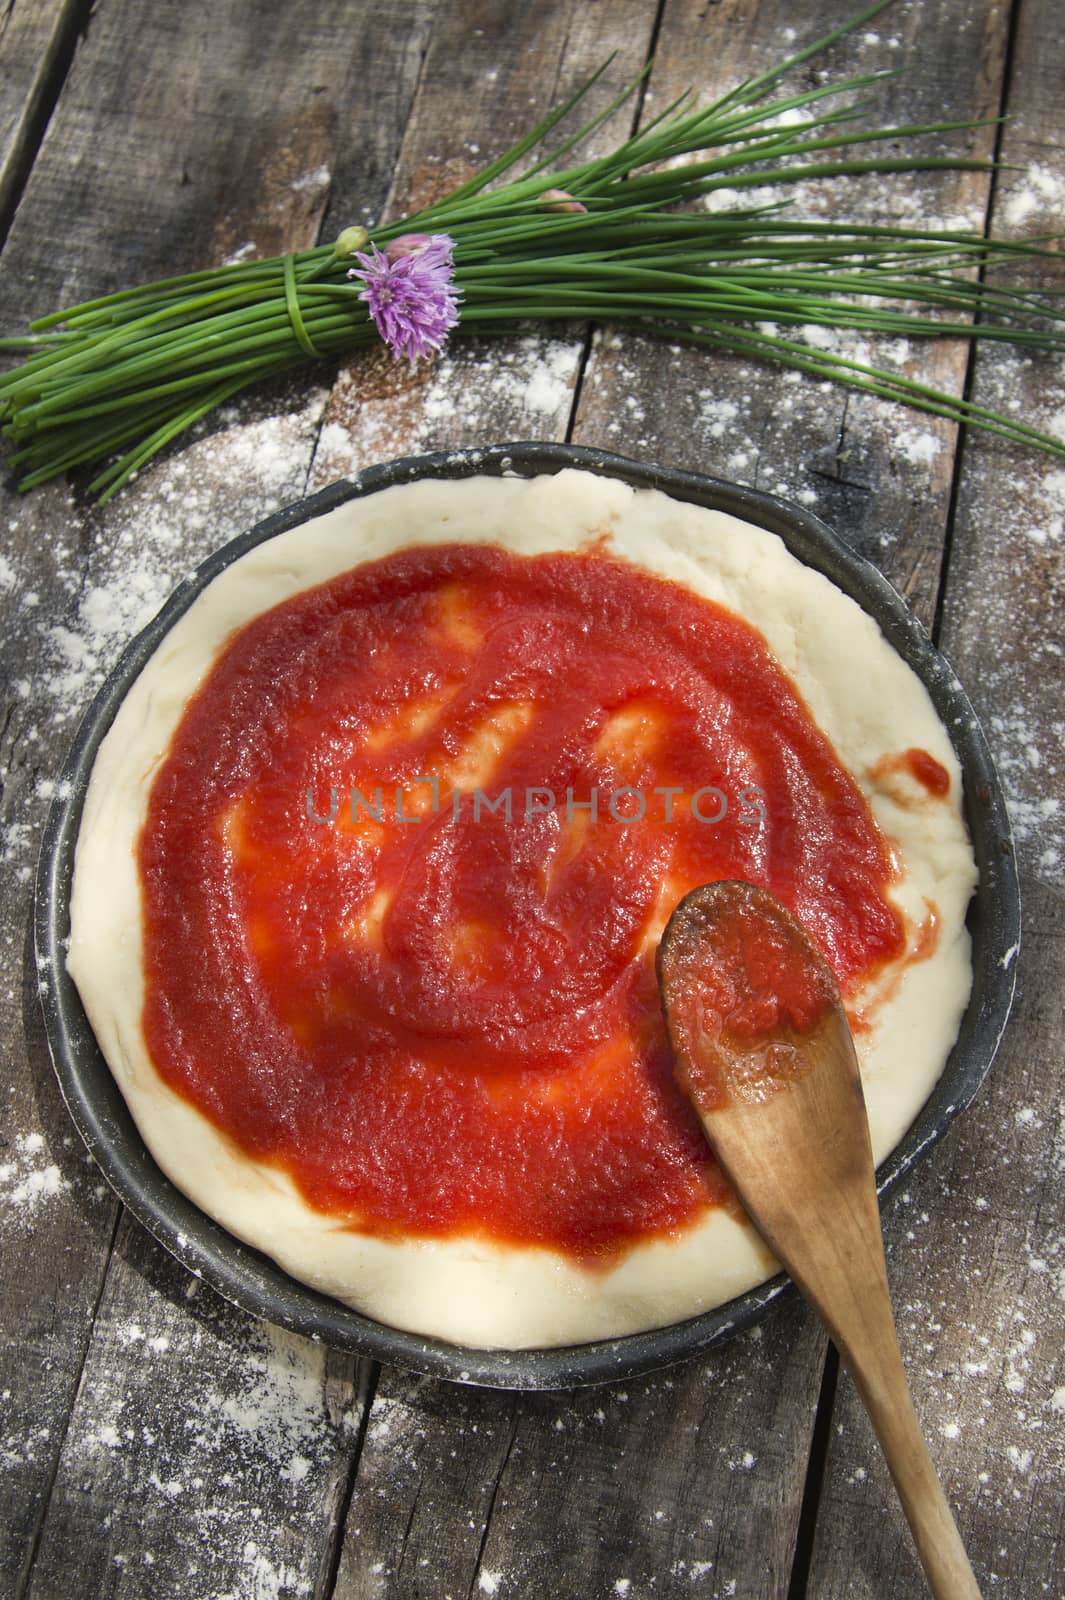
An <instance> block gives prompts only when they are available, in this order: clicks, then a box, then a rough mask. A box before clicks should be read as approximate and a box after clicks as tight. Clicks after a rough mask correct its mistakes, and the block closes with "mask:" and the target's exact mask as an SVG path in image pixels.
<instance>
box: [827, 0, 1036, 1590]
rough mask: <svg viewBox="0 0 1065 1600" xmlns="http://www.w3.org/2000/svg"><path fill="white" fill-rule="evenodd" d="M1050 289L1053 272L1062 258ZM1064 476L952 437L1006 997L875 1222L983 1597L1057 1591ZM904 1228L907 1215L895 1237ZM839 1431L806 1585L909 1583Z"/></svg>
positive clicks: (919, 1390) (859, 1421)
mask: <svg viewBox="0 0 1065 1600" xmlns="http://www.w3.org/2000/svg"><path fill="white" fill-rule="evenodd" d="M1063 22H1065V19H1063V17H1062V15H1061V12H1060V8H1058V7H1056V6H1054V5H1053V4H1051V3H1049V0H1036V3H1034V4H1031V5H1025V6H1022V7H1020V9H1019V33H1018V36H1017V39H1016V42H1015V46H1014V53H1013V72H1012V77H1011V81H1010V86H1009V100H1008V106H1007V109H1008V113H1009V119H1010V120H1009V122H1008V124H1007V128H1006V134H1005V143H1004V148H1003V159H1004V160H1005V161H1007V162H1009V163H1011V164H1016V166H1017V167H1018V168H1019V169H1020V170H1018V171H1007V172H1004V173H1003V174H1002V176H1001V178H1000V180H999V185H998V189H997V194H996V203H995V208H994V214H993V224H994V226H995V228H996V231H998V232H1000V233H1003V234H1015V235H1019V234H1022V233H1023V234H1032V233H1043V232H1051V231H1054V230H1055V229H1058V230H1060V227H1061V209H1062V202H1063V200H1065V146H1063V143H1062V138H1061V127H1060V88H1061V83H1062V81H1063V76H1065V27H1063ZM1054 266H1055V269H1056V270H1048V272H1047V285H1048V287H1050V286H1056V287H1057V288H1058V289H1059V290H1060V289H1061V288H1062V286H1065V274H1063V272H1062V271H1061V267H1060V263H1055V264H1054ZM975 372H976V377H975V397H976V399H977V400H980V401H983V402H984V403H985V404H987V403H990V404H993V405H996V406H999V407H1003V406H1005V407H1007V408H1009V409H1015V410H1016V412H1017V414H1018V415H1022V416H1024V417H1025V419H1026V420H1028V421H1030V422H1033V423H1034V424H1035V425H1037V426H1044V427H1048V428H1050V429H1052V430H1054V431H1056V432H1057V433H1058V434H1059V435H1060V434H1063V433H1065V427H1063V421H1062V419H1063V417H1065V364H1063V363H1062V362H1061V360H1060V359H1059V360H1056V361H1055V360H1050V359H1038V360H1032V361H1028V360H1025V359H1023V358H1019V357H1017V356H1015V355H1010V354H1008V353H1006V352H1000V351H994V352H991V351H983V352H981V353H980V355H979V357H978V359H977V361H976V367H975ZM1063 513H1065V492H1063V475H1062V473H1061V471H1060V470H1059V469H1058V468H1056V467H1055V466H1054V464H1053V463H1048V462H1047V461H1045V460H1043V459H1040V458H1039V457H1038V456H1035V455H1033V454H1031V453H1025V452H1022V451H1019V450H1014V449H1012V448H1010V447H1008V446H1005V445H1002V444H999V443H998V442H997V441H995V442H992V441H990V440H988V439H986V438H980V437H979V436H976V435H973V436H971V437H969V438H968V439H967V440H966V443H965V449H964V456H963V473H962V477H961V482H960V488H959V499H958V509H957V516H956V520H955V526H954V537H953V543H952V547H951V556H950V564H949V569H948V572H947V581H946V589H945V597H944V598H945V604H944V614H943V627H942V640H941V642H942V645H943V648H944V649H945V650H946V652H947V654H948V655H949V656H950V657H951V659H952V660H953V661H954V663H955V665H956V667H957V668H958V670H959V672H960V674H961V676H962V678H963V681H965V682H966V684H967V685H968V687H969V692H970V694H971V696H972V698H973V700H974V702H975V704H976V708H977V712H978V714H980V716H981V717H982V719H983V721H984V726H985V728H986V729H987V732H988V735H989V737H990V741H991V745H992V748H993V750H994V752H995V755H996V759H997V761H998V763H999V767H1000V771H1001V773H1002V776H1003V779H1004V781H1005V784H1006V787H1007V791H1008V793H1009V794H1010V798H1011V808H1012V811H1013V817H1014V824H1015V827H1016V831H1017V840H1018V849H1019V857H1020V864H1021V875H1022V903H1023V906H1024V913H1025V915H1024V940H1023V944H1022V949H1021V956H1020V963H1021V964H1020V972H1019V977H1020V993H1019V999H1018V1002H1017V1005H1016V1007H1015V1011H1014V1015H1013V1019H1012V1022H1011V1024H1010V1028H1009V1031H1008V1033H1007V1036H1006V1040H1005V1042H1004V1045H1003V1048H1002V1050H1001V1052H1000V1055H999V1058H998V1060H997V1061H996V1063H995V1066H994V1068H993V1071H992V1075H991V1078H990V1081H989V1082H988V1083H987V1085H986V1086H985V1088H984V1090H983V1092H982V1093H981V1095H980V1097H979V1099H978V1100H977V1102H976V1103H975V1105H974V1106H973V1107H972V1108H971V1110H970V1111H969V1112H968V1113H967V1114H966V1116H965V1118H964V1119H963V1121H962V1122H961V1124H960V1125H959V1126H958V1128H957V1130H956V1131H955V1133H954V1134H953V1135H952V1136H951V1137H950V1139H949V1140H948V1143H947V1146H946V1147H945V1148H944V1150H943V1152H942V1155H941V1156H940V1157H939V1158H937V1159H936V1160H935V1162H934V1163H932V1164H930V1165H929V1167H928V1168H927V1169H925V1170H924V1171H922V1172H921V1174H920V1175H919V1177H918V1178H917V1179H916V1180H915V1182H914V1183H912V1184H911V1185H910V1188H909V1194H908V1196H906V1197H904V1200H903V1203H902V1204H901V1205H900V1206H899V1208H898V1211H897V1215H896V1217H895V1218H893V1219H892V1224H893V1226H892V1225H889V1227H890V1228H891V1231H892V1232H893V1234H894V1236H895V1238H896V1239H897V1248H896V1250H895V1252H894V1259H893V1261H892V1262H891V1266H890V1270H891V1276H892V1281H893V1286H894V1293H895V1301H896V1305H897V1308H898V1312H899V1320H900V1324H901V1326H902V1331H903V1337H904V1343H905V1345H906V1346H907V1348H908V1351H909V1354H910V1372H911V1379H912V1384H913V1388H914V1391H915V1401H916V1404H917V1408H918V1411H919V1413H920V1414H921V1416H922V1417H923V1420H924V1423H925V1426H926V1430H927V1432H928V1434H929V1436H930V1441H931V1448H932V1451H933V1455H934V1456H935V1457H936V1459H937V1460H938V1462H939V1464H940V1466H941V1468H942V1470H943V1473H944V1477H945V1480H946V1484H947V1489H948V1493H949V1495H950V1496H951V1498H952V1500H953V1502H954V1504H955V1505H956V1507H957V1508H958V1512H959V1522H960V1526H961V1529H962V1533H963V1536H964V1537H965V1539H966V1540H967V1543H968V1546H969V1550H970V1554H971V1556H972V1559H973V1562H974V1565H975V1567H976V1571H977V1576H978V1578H979V1579H980V1580H981V1582H982V1585H983V1592H984V1593H985V1594H987V1595H989V1596H990V1595H999V1594H1000V1595H1004V1596H1007V1595H1008V1596H1010V1597H1011V1600H1012V1597H1017V1600H1028V1597H1034V1596H1041V1595H1051V1594H1058V1593H1060V1592H1061V1588H1062V1572H1063V1571H1065V1511H1063V1507H1065V1501H1063V1496H1062V1487H1063V1484H1065V1361H1063V1347H1062V1337H1061V1330H1062V1293H1063V1289H1065V1276H1063V1260H1065V1208H1063V1203H1062V1156H1063V1149H1065V1145H1063V1142H1062V1139H1063V1129H1062V1069H1061V1033H1062V1013H1063V1002H1065V990H1063V981H1062V961H1061V937H1060V908H1061V893H1062V871H1061V864H1062V852H1063V849H1065V834H1063V830H1062V816H1063V814H1065V813H1063V806H1062V799H1063V776H1065V774H1063V768H1062V756H1061V750H1062V741H1061V731H1062V722H1061V717H1062V712H1061V682H1062V678H1061V658H1062V654H1063V652H1065V622H1063V610H1062V605H1061V596H1062V592H1063V587H1065V563H1063V558H1062V543H1061V539H1062V522H1063ZM900 1227H901V1228H902V1229H906V1230H907V1232H906V1237H905V1238H903V1237H901V1234H900ZM838 1421H839V1429H840V1431H839V1432H838V1433H837V1434H836V1436H835V1437H834V1439H833V1442H832V1450H831V1453H830V1458H829V1468H828V1474H827V1478H826V1484H825V1493H824V1499H823V1501H822V1507H821V1516H820V1519H819V1522H818V1543H817V1546H816V1549H815V1554H814V1562H813V1567H812V1571H811V1593H813V1594H816V1595H818V1596H819V1597H822V1596H823V1597H824V1600H834V1597H836V1596H839V1597H843V1596H844V1595H845V1596H846V1597H847V1600H863V1597H866V1596H868V1597H872V1596H874V1595H875V1596H876V1597H877V1600H890V1597H892V1596H897V1597H899V1600H901V1597H902V1596H904V1595H905V1596H910V1595H912V1594H914V1593H916V1592H917V1591H918V1587H919V1585H920V1578H919V1576H918V1569H917V1566H916V1560H915V1557H914V1555H913V1552H912V1549H911V1547H910V1545H909V1542H908V1538H907V1535H906V1532H905V1529H904V1526H903V1524H902V1522H901V1518H900V1517H899V1516H898V1514H897V1512H896V1510H895V1509H894V1507H893V1505H892V1502H891V1489H890V1484H889V1482H888V1479H887V1475H886V1473H885V1471H884V1469H883V1466H882V1463H881V1461H880V1459H879V1456H878V1453H877V1451H876V1447H875V1445H874V1443H873V1441H872V1439H871V1437H870V1434H869V1430H868V1427H867V1424H866V1422H865V1419H864V1417H863V1416H862V1415H861V1413H860V1410H859V1408H858V1406H857V1405H856V1403H855V1399H854V1395H853V1392H852V1391H850V1389H849V1386H848V1387H847V1388H845V1389H844V1390H843V1398H842V1404H841V1406H840V1411H839V1417H838Z"/></svg>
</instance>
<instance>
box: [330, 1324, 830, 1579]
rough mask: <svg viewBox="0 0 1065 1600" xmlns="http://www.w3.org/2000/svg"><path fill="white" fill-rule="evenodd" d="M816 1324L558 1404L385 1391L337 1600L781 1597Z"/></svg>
mask: <svg viewBox="0 0 1065 1600" xmlns="http://www.w3.org/2000/svg"><path fill="white" fill-rule="evenodd" d="M808 1323H809V1319H808V1318H807V1316H806V1314H805V1312H804V1310H803V1308H802V1307H801V1306H799V1305H798V1304H797V1303H792V1304H790V1305H789V1306H788V1307H786V1308H781V1309H780V1310H778V1311H777V1312H775V1313H774V1314H773V1316H772V1317H771V1318H770V1319H769V1320H768V1321H767V1322H766V1323H765V1324H764V1325H763V1326H761V1327H759V1328H756V1329H754V1330H753V1331H751V1332H750V1333H747V1334H745V1335H744V1336H742V1337H741V1338H738V1339H736V1340H734V1341H733V1342H732V1343H731V1344H730V1345H728V1346H727V1347H725V1348H723V1349H722V1350H721V1351H720V1352H717V1353H714V1354H711V1355H710V1356H708V1357H705V1358H703V1359H701V1360H698V1361H692V1362H689V1363H687V1364H685V1365H683V1366H679V1367H676V1368H673V1369H672V1370H671V1371H669V1372H663V1373H656V1374H652V1375H651V1376H649V1377H646V1378H643V1379H639V1380H632V1381H629V1382H627V1383H622V1384H607V1385H604V1386H603V1387H601V1388H595V1389H586V1390H582V1391H575V1392H570V1393H566V1394H558V1395H537V1396H527V1397H524V1398H522V1397H517V1396H514V1397H509V1398H508V1397H506V1396H502V1395H484V1394H477V1393H474V1392H472V1391H468V1390H454V1389H451V1390H448V1389H446V1388H444V1387H443V1386H441V1385H438V1384H417V1383H412V1382H410V1381H407V1380H404V1379H402V1378H401V1377H400V1376H399V1375H398V1374H392V1373H386V1374H384V1375H383V1377H382V1381H381V1385H380V1386H379V1388H378V1392H377V1396H376V1398H375V1401H374V1407H373V1410H372V1412H371V1416H370V1427H369V1431H368V1434H367V1438H366V1443H365V1446H364V1449H363V1454H362V1458H361V1461H360V1466H359V1475H358V1478H357V1479H356V1484H355V1494H354V1497H353V1500H352V1506H351V1513H350V1516H349V1519H348V1528H347V1533H346V1537H345V1548H344V1559H343V1563H342V1566H341V1569H340V1574H339V1580H338V1584H337V1591H336V1593H337V1597H338V1600H341V1597H342V1600H384V1597H386V1596H391V1595H402V1596H404V1597H408V1596H410V1597H414V1596H419V1597H421V1596H424V1597H425V1600H440V1597H441V1596H445V1595H452V1596H455V1597H456V1600H457V1597H458V1596H463V1595H466V1594H473V1593H478V1592H481V1593H486V1594H491V1595H496V1596H498V1597H499V1600H504V1597H505V1600H524V1597H525V1596H528V1595H530V1594H533V1593H536V1592H538V1584H539V1583H540V1582H541V1581H543V1580H544V1579H545V1577H546V1575H548V1574H550V1582H551V1585H552V1586H553V1587H556V1588H557V1590H558V1592H559V1593H560V1594H564V1595H567V1596H568V1595H576V1594H580V1595H582V1596H583V1595H587V1596H589V1597H594V1600H600V1597H603V1600H606V1597H611V1600H613V1597H614V1596H627V1595H631V1596H633V1597H636V1596H649V1595H655V1596H658V1595H661V1596H689V1595H691V1594H696V1595H700V1594H702V1595H715V1596H724V1595H729V1594H736V1595H741V1594H742V1595H743V1596H744V1597H745V1600H746V1597H748V1596H750V1597H755V1596H762V1595H776V1594H783V1593H784V1592H785V1591H786V1589H787V1581H788V1571H789V1569H790V1563H791V1538H790V1533H791V1528H792V1526H793V1523H794V1520H795V1517H796V1515H797V1510H798V1503H799V1500H800V1498H801V1495H802V1487H803V1476H804V1471H805V1448H804V1446H805V1440H806V1439H807V1437H808V1435H809V1431H810V1428H811V1425H812V1420H813V1410H814V1406H815V1405H816V1399H817V1383H818V1373H819V1368H820V1345H819V1343H818V1341H816V1340H815V1339H812V1338H810V1337H809V1329H808ZM766 1394H770V1395H771V1396H772V1401H771V1403H770V1404H767V1403H766V1400H765V1395H766ZM741 1529H742V1533H741V1532H740V1530H741Z"/></svg>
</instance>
